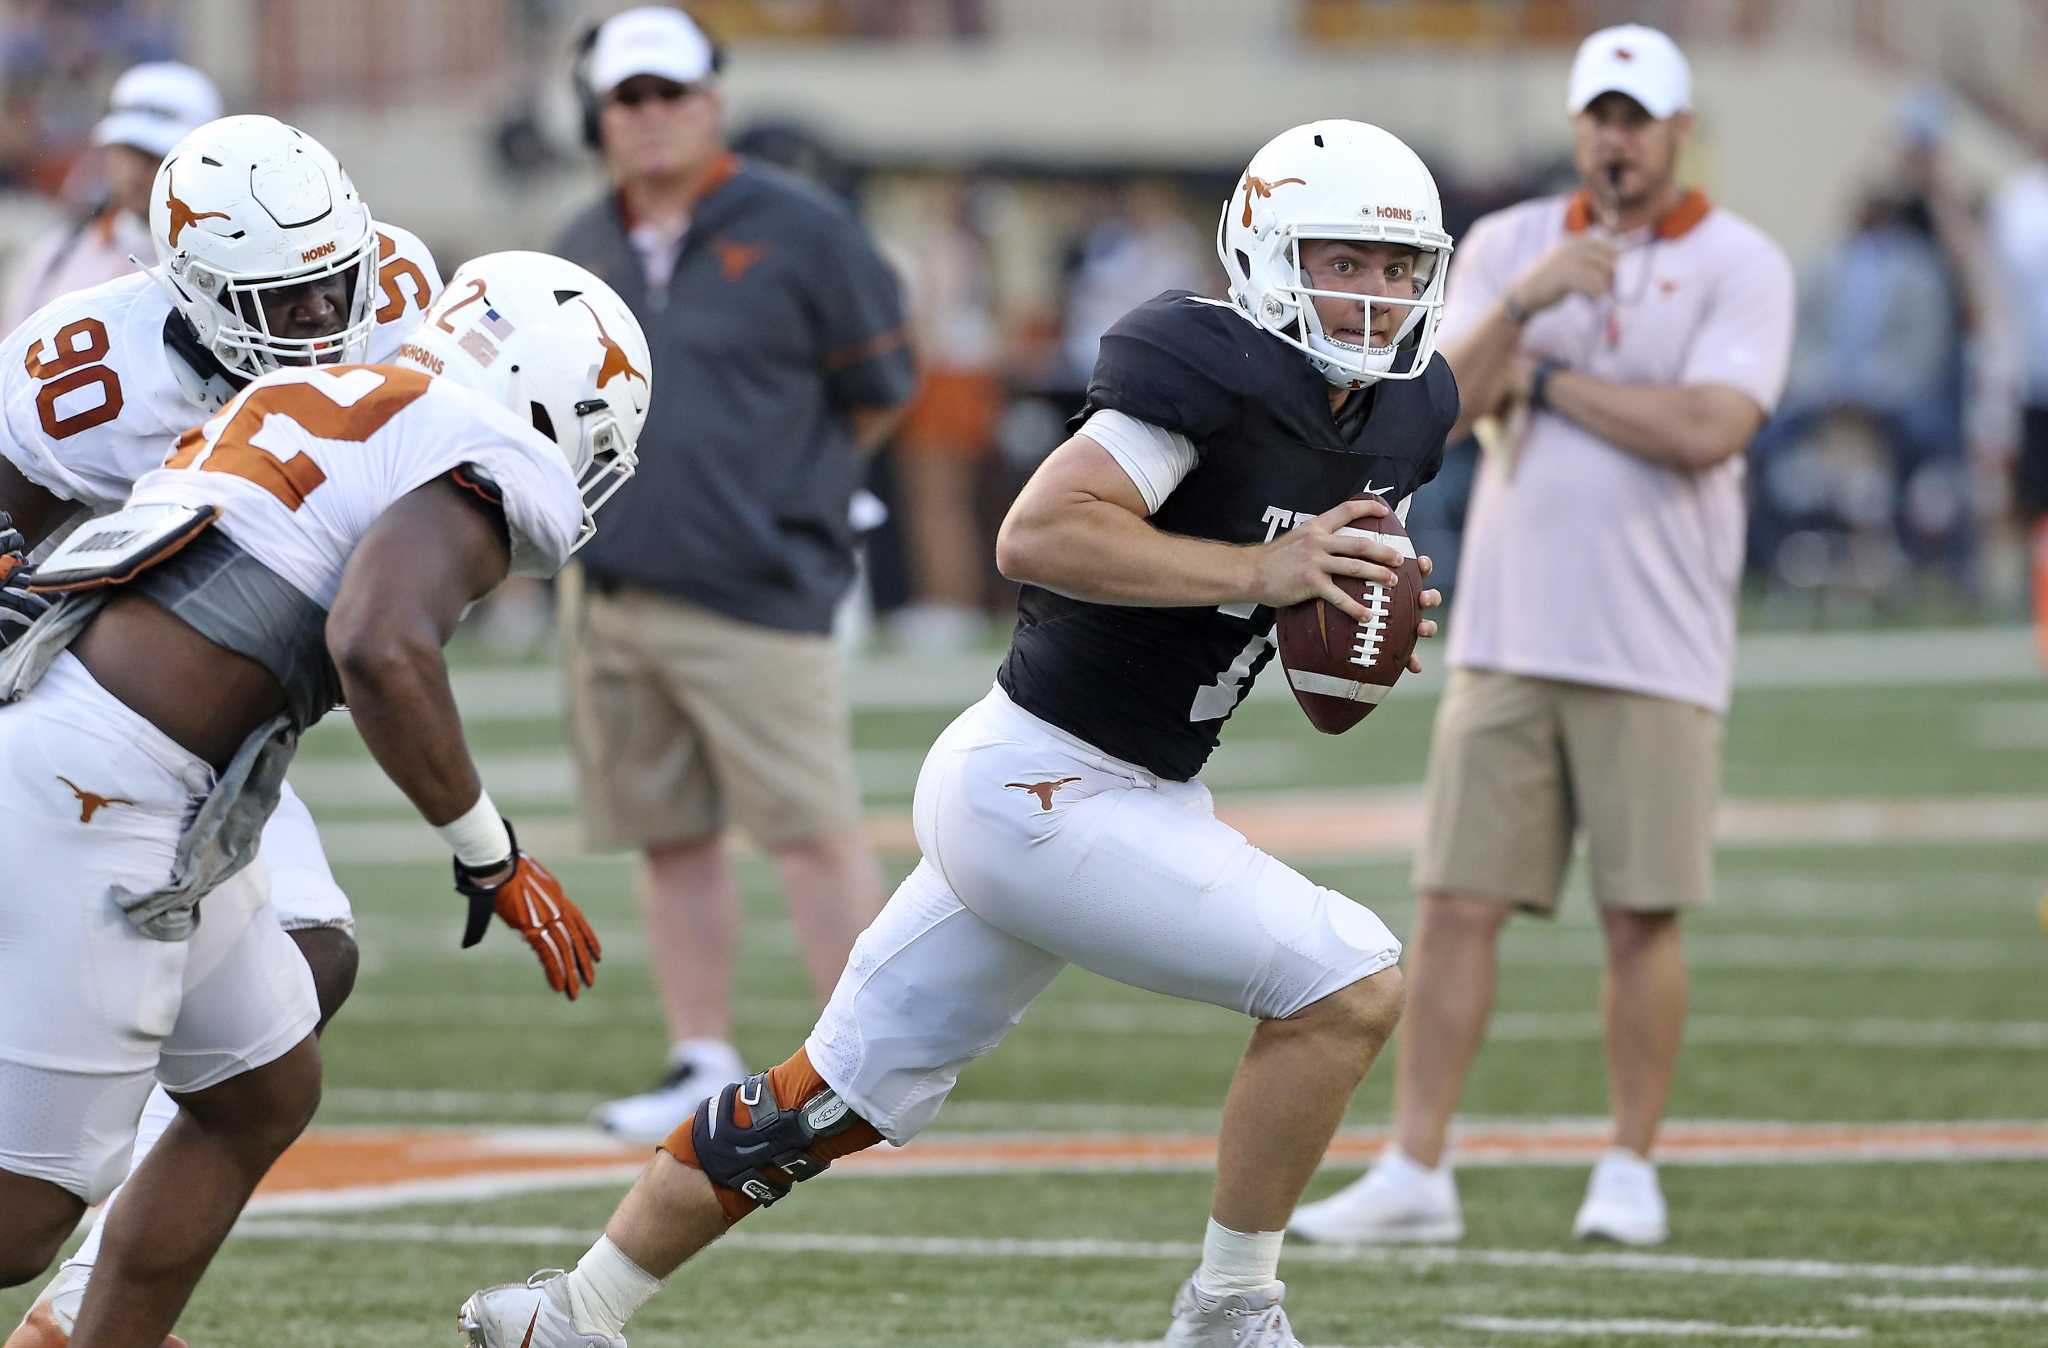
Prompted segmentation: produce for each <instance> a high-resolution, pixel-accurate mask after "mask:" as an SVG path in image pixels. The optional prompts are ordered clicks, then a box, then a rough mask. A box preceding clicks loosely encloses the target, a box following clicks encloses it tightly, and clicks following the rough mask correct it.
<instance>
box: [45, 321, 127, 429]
mask: <svg viewBox="0 0 2048 1348" xmlns="http://www.w3.org/2000/svg"><path fill="white" fill-rule="evenodd" d="M107 349H108V346H107V325H106V324H104V323H102V322H100V321H99V320H98V319H97V318H81V319H78V320H77V321H76V322H72V323H66V324H65V325H64V326H63V327H61V328H59V329H57V333H56V335H55V336H53V337H45V338H44V339H43V340H41V341H39V342H36V343H33V344H32V345H31V346H30V347H29V349H28V353H27V355H26V356H25V357H24V359H23V361H22V368H24V369H26V370H27V371H28V377H29V378H31V379H36V380H41V381H43V386H42V387H41V388H40V389H38V390H37V391H36V417H37V419H38V420H40V421H41V422H42V423H43V434H45V435H47V436H49V437H50V438H51V439H52V440H63V439H66V438H68V437H70V436H74V435H76V434H78V433H79V432H80V431H89V430H91V429H92V428H93V427H95V426H104V425H106V424H107V423H108V422H110V421H112V420H113V419H114V418H115V417H118V416H120V415H121V377H120V376H119V375H117V374H115V373H114V368H113V367H112V366H111V365H107V364H105V363H104V362H105V360H106V358H107ZM46 353H47V354H46ZM88 388H90V389H94V390H95V391H96V395H97V396H96V398H95V400H94V401H92V402H90V403H88V404H87V405H85V406H80V405H79V404H80V402H82V401H83V399H82V398H74V399H73V400H72V402H71V406H70V408H69V410H68V411H62V412H60V411H59V409H58V407H57V400H58V399H60V398H63V397H66V396H67V395H70V394H74V393H82V392H83V391H84V390H85V389H88Z"/></svg>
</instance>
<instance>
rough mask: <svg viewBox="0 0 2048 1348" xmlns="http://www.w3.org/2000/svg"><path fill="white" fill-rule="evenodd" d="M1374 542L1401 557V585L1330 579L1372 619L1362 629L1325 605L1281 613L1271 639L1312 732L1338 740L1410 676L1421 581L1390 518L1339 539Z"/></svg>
mask: <svg viewBox="0 0 2048 1348" xmlns="http://www.w3.org/2000/svg"><path fill="white" fill-rule="evenodd" d="M1354 531H1356V532H1362V533H1368V534H1377V535H1379V536H1380V537H1381V539H1382V540H1383V541H1385V542H1387V543H1389V544H1391V545H1392V546H1393V547H1394V548H1395V549H1396V550H1397V551H1399V552H1400V553H1401V566H1400V580H1399V582H1398V583H1397V584H1395V585H1392V586H1386V585H1380V584H1377V583H1374V582H1372V581H1367V580H1362V579H1359V578H1358V577H1355V576H1336V577H1334V578H1333V579H1335V581H1336V582H1337V584H1338V585H1339V586H1340V587H1342V588H1343V590H1344V592H1345V593H1346V594H1349V595H1350V596H1351V597H1352V598H1354V599H1356V600H1357V601H1358V602H1359V603H1360V604H1362V605H1364V606H1365V609H1366V611H1367V613H1368V614H1369V615H1370V616H1369V617H1368V618H1367V619H1366V620H1365V621H1363V622H1361V621H1359V620H1357V619H1355V618H1353V617H1351V615H1349V614H1347V613H1345V612H1344V611H1343V610H1342V609H1340V608H1338V607H1336V606H1335V605H1334V604H1331V603H1330V602H1328V601H1327V600H1323V599H1305V600H1303V601H1302V602H1301V603H1299V604H1290V605H1288V606H1287V607H1286V608H1283V609H1281V610H1280V612H1279V613H1278V615H1277V616H1276V617H1275V619H1274V636H1275V638H1276V639H1277V640H1278V642H1279V645H1280V664H1281V666H1282V667H1283V668H1284V669H1285V670H1286V672H1287V683H1288V686H1289V687H1291V688H1293V689H1294V700H1295V701H1297V702H1299V703H1300V704H1301V709H1302V711H1303V712H1305V713H1307V715H1308V719H1309V724H1311V725H1313V726H1314V727H1315V728H1316V729H1318V730H1320V731H1322V732H1323V733H1324V734H1325V735H1341V734H1343V733H1344V732H1345V731H1347V730H1349V729H1351V727H1353V726H1355V725H1357V724H1358V723H1359V722H1360V721H1362V720H1364V719H1365V718H1366V717H1367V716H1368V715H1370V714H1371V712H1372V709H1373V708H1374V707H1377V706H1378V705H1379V704H1380V700H1381V699H1382V698H1384V697H1385V696H1386V695H1387V690H1388V689H1390V688H1392V687H1393V686H1394V682H1395V680H1397V679H1399V678H1400V677H1401V674H1402V672H1403V671H1404V670H1406V669H1407V668H1408V657H1409V656H1410V655H1412V654H1414V651H1415V642H1416V640H1417V638H1418V637H1419V636H1420V635H1421V629H1422V591H1423V589H1424V586H1425V581H1424V579H1423V574H1422V565H1421V563H1420V562H1419V561H1418V560H1417V557H1416V553H1415V544H1414V543H1413V542H1411V541H1410V540H1409V537H1408V529H1407V526H1406V525H1404V524H1402V523H1401V519H1400V517H1399V516H1398V515H1395V514H1392V513H1391V512H1390V513H1388V514H1385V515H1381V516H1378V517H1376V518H1369V519H1361V520H1360V521H1358V523H1356V524H1353V525H1349V526H1346V528H1345V530H1344V532H1346V533H1350V532H1354Z"/></svg>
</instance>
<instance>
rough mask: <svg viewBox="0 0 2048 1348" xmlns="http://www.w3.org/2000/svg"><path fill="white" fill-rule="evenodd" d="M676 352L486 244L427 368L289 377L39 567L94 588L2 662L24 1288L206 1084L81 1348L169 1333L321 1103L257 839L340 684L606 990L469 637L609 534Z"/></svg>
mask: <svg viewBox="0 0 2048 1348" xmlns="http://www.w3.org/2000/svg"><path fill="white" fill-rule="evenodd" d="M650 364H651V361H650V359H649V356H648V350H647V344H646V339H645V338H644V336H643V335H642V333H641V331H640V326H639V324H638V323H637V322H636V321H635V319H634V318H633V316H632V313H631V311H630V310H629V309H627V308H626V306H625V304H624V303H623V301H621V300H620V299H619V297H618V296H617V295H616V294H615V293H613V292H612V290H611V289H610V288H609V287H608V286H606V285H605V284H604V282H602V281H600V280H599V279H598V278H597V277H595V276H593V275H591V274H590V273H589V272H587V271H585V270H583V269H582V268H581V267H578V266H576V265H575V264H573V263H569V262H565V261H563V260H562V259H560V258H555V257H550V256H547V255H545V254H537V253H500V254H493V255H491V256H488V257H484V258H479V259H477V260H476V261H474V262H471V263H469V264H468V265H467V266H465V267H463V268H462V269H461V270H459V271H458V272H457V273H456V274H455V276H454V278H453V280H452V282H451V286H450V289H449V291H448V292H447V293H446V294H444V295H443V296H442V298H441V300H440V301H439V302H437V303H436V305H435V306H434V307H433V308H432V309H430V310H429V311H428V313H427V315H426V317H425V320H424V321H423V322H422V323H421V324H420V326H419V328H418V329H417V330H416V331H415V332H414V333H413V334H412V335H411V336H410V337H409V338H408V339H407V340H406V341H405V342H403V343H402V344H401V345H400V346H399V348H398V351H397V355H396V359H395V361H394V362H393V363H391V364H386V365H344V366H340V367H335V368H319V367H313V368H296V369H287V370H280V371H278V372H275V373H273V374H271V375H269V376H267V377H265V378H263V379H260V380H258V381H256V382H255V383H254V384H252V385H250V386H249V387H248V388H247V389H246V390H244V391H243V392H242V393H241V394H240V395H238V396H237V397H236V398H235V399H234V400H232V401H231V402H230V403H229V404H228V405H227V407H226V408H225V409H223V410H222V411H221V412H220V413H219V415H217V416H215V417H214V418H213V419H212V420H211V421H209V422H207V423H206V424H205V425H204V426H202V427H199V428H197V429H195V430H192V431H190V432H188V433H187V434H186V435H185V436H184V437H183V438H182V439H181V440H180V441H179V443H178V446H177V449H176V452H175V453H173V454H172V455H171V457H170V458H169V459H168V461H167V462H166V463H165V465H164V466H163V467H162V468H160V469H158V470H156V471H154V472H151V473H148V474H146V475H144V476H143V477H142V478H141V479H140V480H139V481H138V482H137V483H136V485H135V489H134V491H133V492H132V493H131V494H130V497H129V500H128V503H127V504H126V505H125V506H123V507H122V508H121V509H120V510H119V511H118V512H116V513H114V514H112V515H109V516H106V517H104V518H102V519H100V520H96V521H94V522H93V523H92V524H89V525H87V526H85V527H83V528H81V529H80V530H78V532H77V533H75V534H74V535H73V536H72V537H71V538H69V539H67V540H66V541H65V542H64V543H63V544H62V545H61V546H59V547H58V548H57V549H56V550H55V551H54V552H53V553H51V554H50V556H48V557H47V558H45V559H43V560H42V561H40V562H39V563H38V564H37V569H36V573H35V576H36V579H35V582H34V583H35V584H37V585H39V586H42V587H44V588H45V589H46V590H49V591H54V592H59V593H61V594H62V598H61V599H60V601H59V602H58V603H57V604H56V606H55V607H53V608H52V609H51V611H50V612H49V613H47V614H45V615H44V617H43V618H41V619H40V620H39V621H38V622H37V623H36V624H35V625H34V626H33V627H32V628H31V629H30V631H29V632H28V634H27V635H26V636H24V637H23V638H22V639H21V640H20V641H18V642H17V643H16V644H15V645H14V646H13V647H11V648H10V649H9V650H8V651H7V652H6V654H5V655H4V657H0V783H4V789H5V790H6V793H7V798H8V802H9V803H8V809H7V810H6V811H5V813H4V814H0V855H4V856H6V857H7V858H8V859H9V865H10V867H11V868H12V872H11V875H10V883H9V884H8V885H7V886H6V887H5V888H4V891H0V1213H5V1214H6V1218H7V1220H6V1221H5V1222H0V1284H6V1283H16V1282H21V1281H25V1280H26V1279H28V1278H30V1277H33V1276H34V1275H35V1274H36V1273H38V1272H39V1271H40V1270H41V1269H42V1268H43V1267H44V1266H45V1265H46V1264H47V1263H48V1261H49V1260H50V1259H51V1258H52V1257H53V1256H54V1255H55V1253H56V1251H57V1248H58V1246H59V1245H60V1243H61V1242H62V1240H63V1238H64V1237H65V1235H66V1234H68V1233H69V1231H70V1230H71V1228H72V1226H73V1225H75V1223H76V1222H77V1220H78V1218H79V1216H80V1215H81V1214H82V1213H83V1212H84V1210H85V1207H86V1205H87V1204H88V1203H90V1202H93V1201H96V1200H98V1199H99V1198H101V1197H103V1196H104V1195H105V1193H106V1191H107V1190H108V1189H110V1188H111V1187H112V1186H113V1183H114V1181H115V1180H116V1179H117V1178H118V1177H119V1176H120V1174H121V1171H122V1168H123V1162H124V1160H125V1155H126V1150H127V1147H128V1143H129V1140H130V1138H131V1137H132V1135H133V1131H134V1123H135V1118H136V1112H137V1109H138V1108H139V1106H140V1104H141V1100H142V1097H143V1095H144V1094H145V1093H146V1092H147V1091H148V1090H149V1089H150V1088H151V1085H152V1083H153V1082H161V1083H163V1084H164V1085H165V1086H167V1087H168V1088H169V1089H170V1090H171V1092H172V1094H173V1096H174V1097H175V1098H176V1100H177V1103H178V1105H179V1109H178V1112H177V1114H176V1116H175V1118H174V1119H173V1121H172V1122H171V1125H170V1127H169V1128H168V1129H167V1130H166V1131H165V1133H164V1135H163V1137H162V1139H161V1140H160V1141H159V1142H158V1144H157V1147H156V1149H155V1150H154V1152H153V1153H152V1154H151V1155H150V1157H149V1159H148V1161H147V1162H145V1163H144V1165H143V1166H142V1167H141V1168H140V1169H139V1170H138V1171H136V1172H135V1174H134V1176H133V1177H132V1179H130V1180H129V1182H128V1184H127V1185H126V1187H125V1188H124V1190H123V1193H122V1198H121V1201H120V1202H119V1203H118V1204H116V1205H114V1207H113V1208H112V1210H111V1211H110V1213H109V1214H108V1218H107V1221H106V1236H105V1243H104V1245H103V1247H102V1252H101V1256H100V1263H99V1267H98V1269H97V1272H96V1274H95V1276H94V1278H93V1279H92V1281H91V1284H90V1285H89V1287H88V1288H87V1290H86V1294H85V1298H84V1303H83V1305H82V1307H81V1308H80V1310H79V1313H78V1318H77V1322H76V1325H75V1327H74V1329H73V1331H72V1338H73V1341H74V1342H76V1343H78V1344H80V1345H81V1348H157V1345H159V1344H161V1343H162V1342H163V1339H164V1335H165V1334H166V1333H167V1332H168V1331H169V1329H170V1328H171V1326H172V1324H173V1322H174V1321H175V1319H176V1317H177V1315H178V1312H179V1310H180V1308H181V1307H182V1306H183V1305H184V1303H185V1300H186V1298H187V1297H188V1296H189V1295H190V1293H191V1290H192V1288H193V1287H194V1285H195V1284H196V1283H197V1282H198V1279H199V1277H200V1275H201V1273H202V1272H203V1271H204V1269H205V1267H206V1264H207V1262H208V1261H209V1260H210V1259H211V1258H212V1255H213V1253H214V1251H215V1249H216V1248H217V1247H218V1245H219V1243H220V1241H221V1240H222V1239H223V1238H224V1237H225V1236H226V1234H227V1232H228V1229H229V1227H230V1226H232V1224H233V1223H234V1220H235V1218H236V1216H237V1215H238V1214H239V1212H240V1211H241V1209H242V1206H243V1204H244V1203H245V1202H246V1201H247V1199H248V1196H249V1194H250V1192H251V1191H252V1190H253V1189H254V1188H255V1185H256V1183H257V1182H258V1181H259V1180H260V1179H261V1178H262V1176H263V1174H264V1172H265V1171H266V1170H268V1168H269V1166H270V1165H271V1163H272V1162H273V1161H274V1160H275V1159H276V1158H277V1156H278V1155H279V1154H280V1153H282V1151H283V1150H284V1148H285V1147H286V1146H287V1145H289V1143H290V1142H291V1141H292V1139H293V1138H294V1137H296V1136H297V1134H298V1133H299V1131H300V1130H301V1129H302V1128H303V1127H304V1125H305V1123H306V1121H307V1120H308V1119H309V1118H310V1117H311V1115H312V1112H313V1109H314V1106H315V1105H316V1104H317V1102H318V1099H319V1075H320V1068H319V1052H318V1048H317V1041H316V1039H315V1038H314V1035H313V1028H314V1025H315V1023H316V1022H317V1020H318V1017H319V1011H318V1007H317V1004H316V1001H315V997H314V989H313V979H312V977H311V975H310V974H309V972H308V970H307V968H306V965H305V964H304V962H303V961H301V960H298V959H296V958H294V957H293V956H292V954H291V948H290V944H289V941H288V939H287V937H286V936H285V934H284V932H283V930H282V929H281V928H280V927H279V925H278V923H277V921H276V918H275V916H274V915H273V914H272V913H271V912H270V904H269V899H268V896H267V892H266V890H267V886H266V885H265V883H264V882H263V880H262V878H261V875H260V871H261V870H262V862H261V859H260V858H257V857H255V853H256V847H257V837H258V834H259V832H260V830H261V826H262V822H263V819H264V817H265V816H266V815H267V814H268V813H269V812H270V810H271V809H272V808H273V807H274V805H275V802H276V791H277V788H278V785H279V784H280V783H281V781H282V778H283V773H284V769H285V765H286V763H287V762H288V761H289V759H290V757H291V753H292V751H293V749H294V748H295V746H296V743H297V739H298V736H299V734H300V732H302V731H303V730H304V729H305V728H306V727H307V726H308V725H310V724H312V723H313V722H314V721H317V720H318V719H319V717H320V716H321V715H322V714H323V713H324V712H326V711H327V710H328V709H329V708H331V707H332V706H334V705H335V704H337V703H339V702H343V701H345V702H346V703H347V704H348V706H349V707H350V709H351V711H352V713H353V717H354V721H355V726H356V728H357V730H358V731H359V732H360V733H361V735H362V737H363V740H364V742H365V743H366V744H367V745H368V746H369V748H370V751H371V753H372V754H373V755H374V756H375V757H376V759H377V761H378V763H379V764H380V765H381V766H382V767H383V768H384V770H385V772H386V773H387V774H388V775H389V776H390V777H391V779H392V780H393V781H394V782H395V783H397V784H398V786H399V787H400V788H401V789H402V790H404V792H405V793H406V795H407V796H408V797H409V798H410V799H411V800H412V801H413V803H414V804H415V805H416V806H417V807H418V809H419V811H420V813H421V814H422V815H423V816H424V817H425V818H426V819H427V820H428V822H430V823H432V824H434V825H435V826H436V827H437V828H438V829H439V830H440V832H441V833H442V835H443V837H444V838H446V839H447V840H448V842H449V845H450V847H451V848H452V850H453V851H454V852H455V855H456V863H455V876H456V888H457V890H458V892H460V893H461V894H463V895H464V896H465V897H466V898H467V899H468V900H469V913H468V919H469V921H468V929H467V932H466V937H465V944H472V943H474V941H475V940H477V939H480V938H481V936H482V935H483V932H484V930H485V929H486V927H487V926H488V924H489V918H490V915H491V914H492V913H496V915H497V916H498V917H499V918H500V919H502V920H503V921H504V922H505V923H507V924H508V925H510V926H512V927H513V928H514V929H515V930H517V931H518V932H519V933H520V934H521V935H522V936H523V937H524V938H525V939H526V940H527V942H528V943H529V945H531V947H532V948H533V950H534V951H535V953H536V954H537V955H538V956H539V958H540V961H541V964H542V967H543V971H544V972H545V974H546V975H547V978H548V982H549V984H550V985H551V986H552V987H553V988H554V989H555V990H556V991H558V992H564V993H566V994H567V995H568V996H569V997H570V998H572V999H573V998H574V997H575V996H576V994H577V992H578V991H579V990H580V989H582V988H585V987H588V986H589V985H590V984H591V981H592V979H593V977H594V975H595V967H594V966H595V964H596V962H597V959H598V955H599V950H598V944H597V939H596V936H595V934H594V933H593V932H592V931H591V930H590V928H589V924H588V923H587V922H586V921H585V920H584V918H583V915H582V914H581V913H580V912H579V911H578V910H577V908H576V906H575V905H574V904H573V903H571V902H570V901H569V900H568V899H567V898H566V897H565V896H564V895H563V893H562V891H561V887H560V884H559V882H557V881H556V880H555V878H554V877H553V876H552V875H551V874H550V873H549V872H548V871H547V869H546V868H545V867H543V866H541V865H540V863H538V862H537V861H535V860H534V859H533V858H532V857H531V856H530V855H528V854H527V853H526V852H524V851H522V850H520V849H519V847H518V844H517V842H516V840H515V839H514V838H513V836H512V833H511V830H510V828H509V827H508V826H507V825H506V823H505V821H504V820H503V819H502V818H501V817H500V816H499V814H498V812H497V810H496V808H495V807H494V806H493V805H492V803H491V800H490V797H489V796H488V795H487V794H485V792H484V790H483V787H482V784H481V782H480V781H479V779H478V775H477V771H476V767H475V764H474V762H473V760H472V759H471V756H470V753H469V750H468V747H467V745H466V743H465V741H464V738H463V732H462V724H461V721H460V718H459V716H458V714H457V711H456V707H455V701H454V697H453V695H452V693H451V691H450V688H449V682H448V670H447V665H446V663H445V662H444V660H443V657H442V652H441V645H442V643H443V642H445V641H446V639H447V638H448V636H449V634H450V633H451V632H452V631H453V630H454V628H455V625H456V623H457V622H458V620H459V619H460V617H461V615H462V613H463V611H464V609H465V608H466V607H467V606H468V605H469V604H470V603H472V602H474V601H475V600H476V599H478V598H480V597H481V596H483V595H484V594H487V593H489V592H490V590H491V589H493V588H494V587H495V586H496V585H497V584H498V583H499V582H500V581H502V580H503V579H504V578H505V577H506V575H507V574H508V573H510V574H524V575H533V576H542V577H545V576H548V575H552V574H553V573H554V572H555V571H556V570H558V569H559V568H560V567H561V565H562V564H563V563H564V562H565V561H566V560H567V558H568V556H569V554H570V553H572V552H573V551H574V550H575V549H576V547H577V546H579V545H580V544H581V543H582V542H583V541H584V540H585V539H587V538H588V537H589V536H590V534H591V532H592V531H593V530H594V528H595V524H594V522H593V520H592V511H593V510H594V509H595V508H596V507H597V506H598V505H599V504H601V503H602V501H603V500H604V499H606V498H607V497H608V496H609V495H610V494H611V492H612V491H614V490H616V489H617V487H618V485H619V483H620V482H622V481H623V480H624V478H625V477H626V476H628V475H630V473H631V472H632V469H633V466H634V461H635V460H634V446H635V444H636V442H637V440H638V437H639V432H640V428H641V426H642V424H643V423H644V421H645V419H646V411H647V403H648V393H649V387H648V381H647V374H646V371H647V370H648V368H649V366H650ZM252 859H253V860H254V864H253V865H252V864H250V863H251V861H252Z"/></svg>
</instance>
